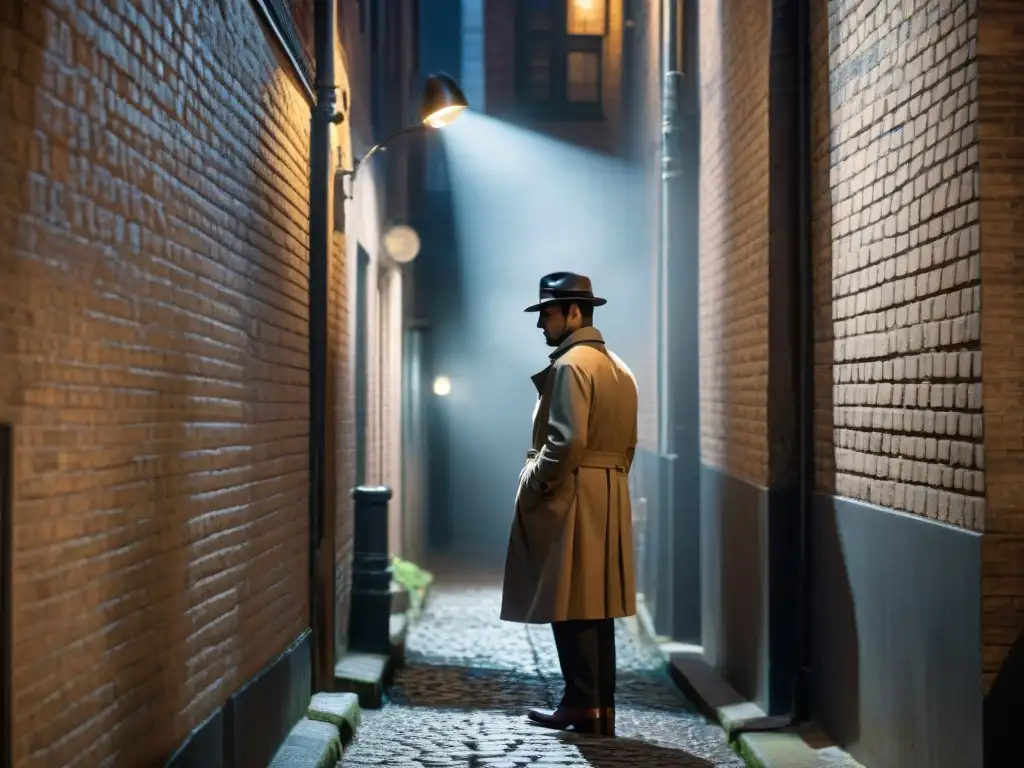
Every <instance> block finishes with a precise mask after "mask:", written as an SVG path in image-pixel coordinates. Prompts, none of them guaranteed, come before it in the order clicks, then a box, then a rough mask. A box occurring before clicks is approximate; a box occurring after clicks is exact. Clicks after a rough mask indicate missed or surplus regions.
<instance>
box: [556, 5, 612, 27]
mask: <svg viewBox="0 0 1024 768" xmlns="http://www.w3.org/2000/svg"><path fill="white" fill-rule="evenodd" d="M565 1H566V4H567V7H566V14H567V17H568V26H567V31H568V32H569V34H570V35H603V34H604V32H605V21H606V20H605V11H606V10H607V8H608V0H565Z"/></svg>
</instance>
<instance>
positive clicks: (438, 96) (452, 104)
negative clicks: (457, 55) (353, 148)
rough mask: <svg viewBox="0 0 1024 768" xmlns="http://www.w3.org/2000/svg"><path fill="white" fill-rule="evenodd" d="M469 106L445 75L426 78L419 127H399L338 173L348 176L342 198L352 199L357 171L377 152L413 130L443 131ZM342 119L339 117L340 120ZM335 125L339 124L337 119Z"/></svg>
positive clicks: (453, 81) (452, 81) (460, 91)
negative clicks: (429, 129) (438, 129)
mask: <svg viewBox="0 0 1024 768" xmlns="http://www.w3.org/2000/svg"><path fill="white" fill-rule="evenodd" d="M468 106H469V102H467V101H466V95H465V94H464V93H463V92H462V90H461V89H460V88H459V86H458V84H457V83H456V82H455V80H454V79H453V78H451V77H449V76H448V75H444V74H436V75H431V76H430V77H428V78H427V80H426V82H425V83H424V84H423V100H422V101H421V106H420V120H421V122H420V124H419V125H413V126H410V127H408V128H403V129H402V130H400V131H398V132H397V133H394V134H392V135H391V136H388V138H386V139H385V140H384V141H382V142H380V143H379V144H374V145H373V146H372V147H370V149H369V150H367V152H366V154H364V155H363V156H362V157H361V158H359V159H358V160H356V161H355V162H354V163H353V164H352V168H351V169H349V170H344V171H338V173H339V174H341V175H342V176H346V177H348V182H349V190H348V191H346V192H345V198H346V199H349V200H351V199H352V191H351V185H352V184H353V183H355V179H356V174H357V173H359V169H360V168H362V166H363V164H364V163H366V162H367V161H368V160H369V159H370V158H371V157H373V156H374V155H375V154H377V153H378V152H384V151H385V150H386V149H387V145H388V144H390V143H391V142H392V141H393V140H394V139H396V138H398V137H399V136H403V135H405V134H407V133H413V132H415V131H422V130H424V129H425V128H443V127H444V126H446V125H451V123H453V122H454V121H455V120H457V119H458V118H459V116H460V115H461V114H462V113H463V112H464V111H465V110H466V107H468ZM342 119H343V118H342ZM337 122H341V121H340V120H338V121H337Z"/></svg>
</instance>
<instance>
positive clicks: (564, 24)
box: [516, 0, 608, 119]
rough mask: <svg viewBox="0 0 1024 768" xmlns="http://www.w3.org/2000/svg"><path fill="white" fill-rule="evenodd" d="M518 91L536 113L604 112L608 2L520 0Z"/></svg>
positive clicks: (560, 116) (595, 114)
mask: <svg viewBox="0 0 1024 768" xmlns="http://www.w3.org/2000/svg"><path fill="white" fill-rule="evenodd" d="M516 7H517V22H516V25H517V27H516V28H517V33H516V38H517V39H516V89H517V92H518V94H517V95H518V97H519V103H520V105H521V106H523V107H525V108H526V109H527V110H529V111H531V112H532V114H534V115H537V116H547V117H551V118H555V119H566V118H569V119H572V118H574V117H580V118H584V117H585V118H588V119H589V118H593V117H599V116H600V115H601V90H602V85H601V84H602V81H603V77H602V75H603V68H604V58H603V57H604V43H605V36H606V35H607V34H608V0H516Z"/></svg>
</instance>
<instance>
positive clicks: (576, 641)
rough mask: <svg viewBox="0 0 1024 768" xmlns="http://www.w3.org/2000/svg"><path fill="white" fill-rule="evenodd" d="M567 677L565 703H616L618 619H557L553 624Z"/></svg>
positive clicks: (585, 706) (581, 705)
mask: <svg viewBox="0 0 1024 768" xmlns="http://www.w3.org/2000/svg"><path fill="white" fill-rule="evenodd" d="M551 628H552V630H554V633H555V647H556V648H557V649H558V663H559V664H560V665H561V667H562V677H563V678H564V679H565V695H564V696H563V697H562V706H564V707H571V708H579V709H596V708H598V707H614V706H615V620H614V619H587V620H582V621H558V622H555V623H554V624H552V625H551Z"/></svg>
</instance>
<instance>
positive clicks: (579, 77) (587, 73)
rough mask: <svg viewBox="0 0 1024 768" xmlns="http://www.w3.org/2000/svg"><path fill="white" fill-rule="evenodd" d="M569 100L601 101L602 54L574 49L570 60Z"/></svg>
mask: <svg viewBox="0 0 1024 768" xmlns="http://www.w3.org/2000/svg"><path fill="white" fill-rule="evenodd" d="M568 75H569V77H568V80H569V83H568V89H567V93H566V96H567V97H568V99H569V101H575V102H589V103H597V102H599V101H601V54H599V53H592V52H589V51H572V52H571V53H570V54H569V61H568Z"/></svg>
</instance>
